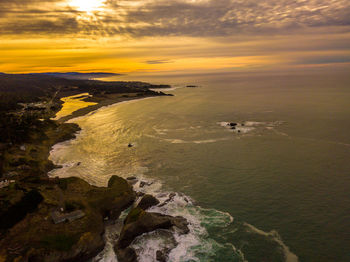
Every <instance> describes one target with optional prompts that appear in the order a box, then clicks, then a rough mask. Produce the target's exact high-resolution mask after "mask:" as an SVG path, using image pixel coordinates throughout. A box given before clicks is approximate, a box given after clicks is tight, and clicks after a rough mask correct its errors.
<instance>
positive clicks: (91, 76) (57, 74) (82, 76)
mask: <svg viewBox="0 0 350 262" xmlns="http://www.w3.org/2000/svg"><path fill="white" fill-rule="evenodd" d="M31 75H47V76H55V77H61V78H66V79H81V80H89V79H95V78H103V77H111V76H119V75H121V74H115V73H104V72H90V73H81V72H65V73H61V72H47V73H32V74H31Z"/></svg>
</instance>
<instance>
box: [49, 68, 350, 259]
mask: <svg viewBox="0 0 350 262" xmlns="http://www.w3.org/2000/svg"><path fill="white" fill-rule="evenodd" d="M125 79H128V80H144V81H149V82H152V83H164V84H171V85H172V86H173V87H174V89H172V90H170V91H168V92H169V93H172V94H174V95H175V96H173V97H155V98H147V99H141V100H133V101H129V102H124V103H119V104H115V105H111V106H108V107H104V108H100V109H99V110H97V111H95V112H91V113H89V114H88V115H86V116H82V117H79V118H75V119H72V120H70V121H71V122H74V123H77V124H79V125H80V127H81V128H82V131H81V132H80V133H79V134H78V136H77V138H76V139H74V140H71V141H67V142H64V143H60V144H58V145H55V146H54V148H53V150H52V152H51V155H50V158H51V160H53V162H54V163H55V164H58V165H62V166H63V168H61V169H57V170H54V171H52V172H51V175H52V176H60V177H68V176H78V177H81V178H83V179H85V180H86V181H88V182H89V183H91V184H94V185H98V186H105V185H106V184H107V181H108V179H109V177H110V176H112V175H119V176H122V177H124V178H127V177H130V176H136V177H137V178H138V179H139V183H138V184H136V185H135V188H136V189H137V190H139V191H142V192H146V193H151V194H153V195H155V196H156V197H157V198H158V199H160V201H161V202H164V201H166V200H167V199H170V201H169V202H168V204H166V205H164V206H161V207H153V208H151V210H150V211H154V212H161V213H164V214H170V215H176V216H177V215H180V216H184V217H185V218H186V219H187V220H188V221H189V222H190V225H189V227H190V233H189V234H188V235H180V234H179V233H177V232H175V233H174V234H173V235H172V236H169V234H168V233H167V232H163V231H159V232H153V233H150V234H147V235H143V236H142V237H140V238H138V239H137V240H136V241H135V242H134V243H133V247H134V248H135V249H136V251H137V254H138V255H139V258H140V261H144V262H146V261H150V262H151V261H155V253H156V251H157V250H159V249H161V248H162V247H164V246H172V247H173V249H172V250H171V252H170V254H169V261H172V262H175V261H183V262H185V261H218V262H221V261H222V262H225V261H249V262H254V261H258V262H262V261H266V262H274V261H287V262H294V261H310V262H322V261H327V262H348V261H350V193H349V189H350V131H349V130H350V77H349V76H347V75H344V74H333V73H331V72H330V73H324V74H317V73H310V74H308V73H302V74H301V73H294V74H274V75H265V74H260V75H259V74H218V75H217V74H213V75H192V76H180V75H177V76H150V77H148V76H139V77H135V78H133V77H132V76H124V77H123V79H120V78H117V80H125ZM187 85H197V86H198V87H195V88H191V87H186V86H187ZM229 123H235V124H237V125H236V126H235V129H231V126H229ZM129 143H131V144H133V145H134V146H133V147H128V144H129ZM79 162H80V163H81V164H79V165H78V164H77V163H79ZM140 182H145V183H143V184H145V185H144V186H143V187H141V186H140ZM124 215H125V214H124ZM119 226H120V225H118V223H117V224H116V225H111V226H109V227H108V228H107V231H106V238H107V240H108V244H107V246H106V248H105V250H104V251H103V252H102V253H101V254H100V255H99V256H98V257H96V258H95V259H94V261H106V262H112V261H117V260H116V258H115V255H114V252H113V249H112V246H113V243H114V242H115V234H117V232H118V227H119Z"/></svg>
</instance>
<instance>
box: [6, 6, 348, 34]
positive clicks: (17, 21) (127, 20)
mask: <svg viewBox="0 0 350 262" xmlns="http://www.w3.org/2000/svg"><path fill="white" fill-rule="evenodd" d="M68 2H69V1H63V0H62V1H57V0H1V2H0V33H1V34H32V33H33V34H40V33H44V34H50V33H52V34H58V33H59V34H86V35H127V36H131V37H143V36H171V35H176V36H209V37H211V36H228V35H235V34H278V33H284V34H285V33H289V32H294V31H299V30H305V29H314V30H322V28H333V29H332V30H337V31H339V30H341V31H343V32H349V31H350V30H349V27H350V1H349V0H197V1H196V0H172V1H165V0H144V1H137V0H108V1H106V2H105V11H101V12H94V13H93V14H90V16H91V17H93V19H79V18H81V16H84V14H82V12H78V11H76V10H74V9H73V8H72V7H70V6H69V4H68ZM91 17H90V18H91ZM328 33H329V32H328Z"/></svg>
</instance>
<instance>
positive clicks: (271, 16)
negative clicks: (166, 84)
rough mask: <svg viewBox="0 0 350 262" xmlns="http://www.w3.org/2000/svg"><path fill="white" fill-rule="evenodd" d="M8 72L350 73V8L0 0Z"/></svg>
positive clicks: (321, 0)
mask: <svg viewBox="0 0 350 262" xmlns="http://www.w3.org/2000/svg"><path fill="white" fill-rule="evenodd" d="M0 39H1V41H0V57H1V59H0V72H6V73H27V72H57V71H59V72H68V71H81V72H92V71H95V72H96V71H104V72H114V73H140V72H141V73H142V72H151V73H153V72H158V73H159V72H164V73H166V72H180V73H181V72H189V71H191V72H200V71H202V72H204V71H213V70H214V71H215V70H216V71H242V70H243V71H246V70H275V69H279V70H281V69H290V68H297V69H298V68H310V67H311V68H320V67H321V68H322V67H332V68H350V1H349V0H171V1H169V0H168V1H165V0H144V1H139V0H120V1H118V0H106V1H104V0H1V1H0Z"/></svg>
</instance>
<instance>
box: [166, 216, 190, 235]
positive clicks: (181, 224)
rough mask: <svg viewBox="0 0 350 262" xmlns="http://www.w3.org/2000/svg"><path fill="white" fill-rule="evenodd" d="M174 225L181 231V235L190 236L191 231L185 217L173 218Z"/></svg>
mask: <svg viewBox="0 0 350 262" xmlns="http://www.w3.org/2000/svg"><path fill="white" fill-rule="evenodd" d="M171 222H172V224H173V225H174V226H175V227H177V228H178V229H179V230H180V234H181V235H185V234H188V233H189V232H190V229H189V228H188V222H187V220H186V218H184V217H180V216H178V217H174V218H172V221H171Z"/></svg>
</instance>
